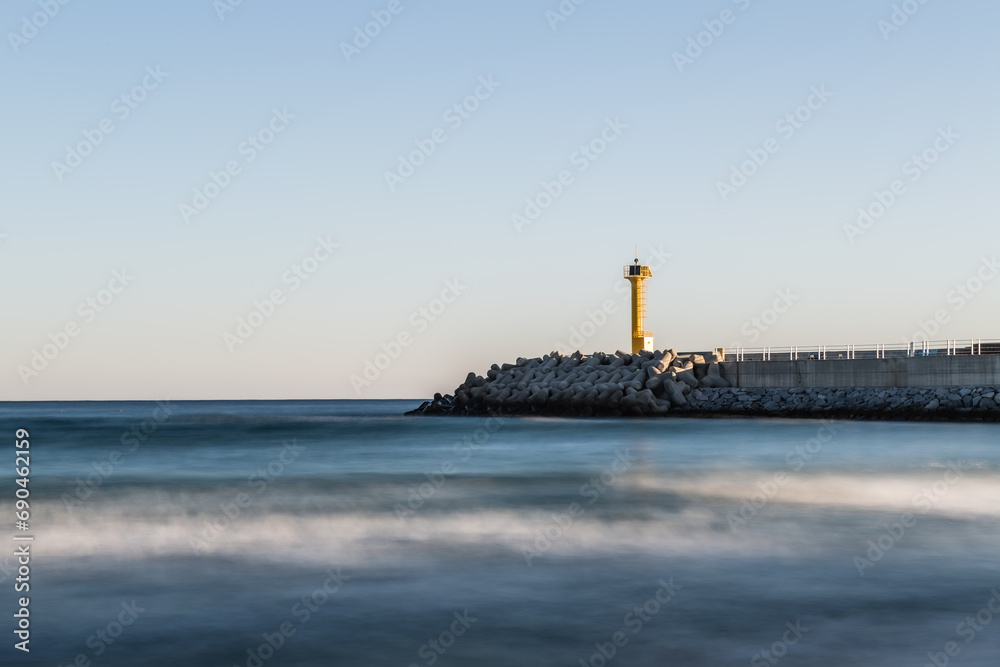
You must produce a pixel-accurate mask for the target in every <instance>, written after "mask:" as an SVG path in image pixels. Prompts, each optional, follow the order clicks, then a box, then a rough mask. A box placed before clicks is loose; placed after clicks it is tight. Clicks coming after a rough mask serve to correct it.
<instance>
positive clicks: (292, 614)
mask: <svg viewBox="0 0 1000 667" xmlns="http://www.w3.org/2000/svg"><path fill="white" fill-rule="evenodd" d="M417 404H418V402H410V401H388V402H385V401H286V402H199V403H173V404H169V405H168V406H166V409H165V408H164V407H162V406H157V405H156V404H154V403H136V402H128V403H23V404H12V403H6V404H0V430H2V432H4V433H7V434H8V437H9V438H10V439H11V440H13V433H14V430H15V429H16V428H25V429H28V431H29V432H30V436H31V468H32V474H31V482H30V484H31V486H30V488H31V492H32V496H31V499H32V507H31V511H32V518H31V528H32V530H31V531H30V534H31V535H34V536H35V542H34V543H33V553H34V557H33V559H32V563H31V567H32V571H31V582H30V584H31V591H30V596H31V614H32V616H31V618H32V626H31V627H32V636H31V644H30V646H31V652H30V654H24V653H22V652H20V651H16V650H14V649H13V646H12V645H13V643H14V641H15V639H14V638H13V635H12V634H11V630H13V627H14V626H13V621H12V619H11V616H10V613H9V612H8V611H5V612H4V614H3V616H4V617H5V618H7V619H8V620H7V621H5V622H4V624H5V625H4V627H3V628H2V636H4V637H7V640H6V641H7V642H8V644H9V645H8V646H4V647H3V648H2V649H0V651H2V653H0V655H2V656H3V658H2V659H0V660H2V664H16V665H20V664H31V665H35V664H37V665H69V664H72V663H73V662H74V660H82V661H89V663H90V664H92V665H129V666H131V665H153V666H158V665H182V666H186V667H197V666H201V665H218V666H220V667H228V666H230V665H249V666H254V665H257V666H260V665H268V666H272V665H303V666H305V665H309V666H313V665H315V666H321V665H322V666H325V665H358V666H369V665H370V666H381V665H399V666H401V667H407V666H408V665H431V664H434V665H444V666H448V665H477V666H483V667H485V666H489V665H505V666H506V665H568V666H575V665H581V664H583V665H593V666H594V667H601V665H604V664H608V665H614V664H619V665H679V666H700V665H705V666H719V665H748V664H749V665H772V664H783V665H838V666H847V665H865V666H870V665H914V666H916V667H920V666H921V665H925V664H934V663H933V662H931V660H932V658H933V660H936V661H937V662H938V664H939V665H940V664H942V661H946V662H947V663H948V664H954V665H962V666H967V667H971V666H973V665H996V664H997V663H998V659H1000V618H997V619H996V620H995V621H994V619H993V616H994V612H993V611H991V610H990V605H992V607H993V609H996V610H997V611H998V612H1000V593H997V594H996V597H994V592H993V591H994V589H996V590H998V591H1000V483H998V482H1000V427H998V426H997V425H993V424H946V423H941V424H927V423H920V424H915V423H886V422H880V423H870V422H853V423H851V422H837V423H827V422H819V421H793V420H742V419H719V420H712V419H706V420H696V419H650V420H641V419H626V420H622V419H603V420H569V419H544V420H539V419H503V420H493V419H486V418H478V419H475V418H448V417H440V418H435V417H419V418H404V417H402V416H400V415H401V414H402V412H404V411H405V410H407V409H411V408H413V407H415V406H416V405H417ZM143 425H145V428H146V432H145V433H144V432H143V430H142V429H143ZM134 433H138V434H141V438H140V437H137V436H136V435H135V434H134ZM11 449H12V448H11ZM13 467H14V466H13V455H11V457H10V460H9V461H8V463H7V464H6V465H5V467H4V470H3V472H2V475H3V480H4V482H3V488H4V492H3V493H4V498H5V500H4V505H3V506H4V507H6V508H8V509H7V510H5V511H8V512H10V513H11V515H12V514H13V509H12V507H11V504H12V503H11V501H10V500H7V499H12V498H13V494H14V489H15V486H14V483H13V476H14V471H13ZM10 520H11V522H13V516H10ZM213 523H214V527H213V526H212V524H213ZM13 532H14V531H13V530H11V533H13ZM22 534H23V533H22ZM869 540H870V541H871V542H869ZM10 544H13V542H10ZM8 551H10V550H7V549H5V550H4V553H5V555H4V556H0V587H2V590H3V591H4V594H3V596H2V597H3V606H4V609H6V610H10V611H11V612H12V611H13V610H14V609H15V602H14V598H15V595H14V592H13V584H14V577H15V576H16V573H15V571H14V568H15V567H16V566H15V564H14V561H13V557H12V556H8V555H6V552H8ZM324 585H325V588H324ZM123 605H124V606H123ZM977 614H979V618H978V620H977V619H976V615H977ZM970 617H971V618H970ZM966 619H970V620H966ZM970 621H971V623H970ZM282 630H284V634H283V633H282ZM268 638H270V642H271V643H270V644H269V643H267V642H268ZM431 642H433V643H431ZM616 642H617V643H616ZM949 642H953V644H949ZM763 651H767V653H766V654H765V653H763ZM949 651H950V652H951V653H952V655H948V652H949ZM928 654H930V656H929V655H928ZM80 656H82V658H81V657H80ZM80 664H83V663H82V662H81V663H80Z"/></svg>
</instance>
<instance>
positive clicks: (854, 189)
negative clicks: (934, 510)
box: [0, 0, 1000, 400]
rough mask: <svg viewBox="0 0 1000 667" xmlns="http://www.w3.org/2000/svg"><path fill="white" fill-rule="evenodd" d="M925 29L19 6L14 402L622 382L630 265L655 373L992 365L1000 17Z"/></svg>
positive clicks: (970, 12) (734, 16)
mask: <svg viewBox="0 0 1000 667" xmlns="http://www.w3.org/2000/svg"><path fill="white" fill-rule="evenodd" d="M902 5H906V8H907V9H910V10H915V11H914V12H913V13H912V15H907V14H905V13H902V12H903V9H902V8H900V9H899V10H898V12H897V13H896V14H895V16H894V4H893V2H889V1H886V2H879V1H872V0H845V1H843V2H838V3H802V2H793V1H791V0H783V1H777V0H776V1H772V2H760V1H757V0H738V1H737V2H730V1H728V0H719V1H717V2H708V3H676V2H675V3H661V2H652V1H640V0H632V1H624V2H615V3H612V2H607V1H604V0H589V1H588V2H585V3H583V4H581V5H579V6H577V5H575V4H573V3H572V2H564V3H563V7H564V8H566V7H571V6H572V7H575V11H573V12H572V13H571V14H569V15H568V16H562V15H559V14H555V13H552V12H558V11H559V7H560V3H559V2H557V1H556V0H549V1H542V0H533V1H527V0H513V1H506V2H490V3H481V2H477V3H470V2H459V1H457V0H455V1H449V0H441V1H431V0H425V1H420V0H418V1H416V2H414V1H411V0H400V2H398V3H396V2H389V1H388V0H385V1H376V2H360V1H359V2H353V1H352V2H336V3H326V2H318V1H298V2H296V1H292V2H282V3H277V2H264V1H263V0H244V1H243V2H241V3H239V4H238V5H235V6H232V5H231V4H228V3H226V2H225V0H220V1H219V2H216V3H213V2H212V1H211V0H197V1H194V0H184V1H182V2H174V3H157V4H155V5H153V4H151V3H134V2H125V1H108V2H101V3H99V4H97V5H96V6H95V5H94V4H88V3H83V2H69V3H68V4H65V5H62V4H60V3H59V2H58V0H52V1H51V2H49V3H47V2H45V0H43V1H42V2H41V3H39V2H38V1H37V0H36V1H35V2H27V1H22V0H16V1H13V2H7V3H4V5H3V8H2V9H0V26H2V28H3V31H4V33H5V40H4V41H5V45H4V47H2V49H0V50H3V53H2V55H0V80H2V81H3V83H4V86H3V89H4V91H5V93H6V95H5V102H4V104H3V105H2V106H0V114H3V118H2V120H3V127H4V128H6V131H5V132H4V133H3V135H2V138H0V179H2V182H3V184H4V197H3V204H4V207H3V208H4V210H3V216H2V218H0V234H2V235H3V236H0V281H2V284H3V285H4V290H3V297H2V299H3V304H2V305H3V313H4V326H3V327H2V334H0V341H2V345H0V367H2V371H3V372H2V374H0V400H48V399H163V398H170V399H173V400H181V399H215V398H218V399H223V398H230V399H239V398H411V397H423V396H428V395H430V394H431V393H433V392H435V391H442V392H445V391H451V390H452V389H453V388H454V387H455V386H456V385H457V384H459V383H460V382H461V381H462V380H463V379H464V377H465V374H466V373H467V372H468V371H470V370H472V371H476V372H477V373H485V371H486V370H487V369H488V368H489V366H490V364H492V363H494V362H498V363H502V362H505V361H513V360H514V359H515V358H516V357H518V356H540V355H543V354H545V353H547V352H549V351H551V350H552V349H554V348H555V347H556V346H558V345H561V344H566V345H569V344H570V343H569V341H570V339H571V336H572V332H573V330H574V329H577V330H579V329H580V327H581V325H583V323H585V322H588V321H596V322H599V323H600V324H598V325H595V326H594V327H593V333H592V335H589V336H587V337H585V339H584V340H583V344H582V345H573V346H572V349H576V347H581V348H582V349H583V350H584V351H585V352H591V351H594V350H605V351H608V352H613V351H615V350H617V349H623V348H627V347H628V345H629V318H628V312H627V300H626V297H625V295H624V292H623V289H622V285H623V282H622V280H621V266H622V265H624V264H626V263H630V262H631V260H632V257H633V248H634V247H635V246H638V248H639V255H640V259H642V260H643V262H645V263H648V264H650V265H652V266H653V271H654V277H653V278H652V279H651V281H650V282H649V283H648V287H649V294H650V304H649V322H648V325H649V326H650V328H652V329H654V330H655V332H656V345H657V347H658V348H668V347H672V348H675V349H681V350H705V349H711V348H714V347H719V346H726V347H731V346H733V345H736V344H742V345H746V346H757V345H775V346H779V345H800V346H807V345H815V344H838V343H857V344H864V343H900V342H902V341H904V340H908V339H912V338H914V337H915V336H916V335H917V334H918V333H920V332H922V331H923V332H926V331H928V330H929V329H935V328H936V330H935V331H933V333H934V335H933V336H932V337H933V338H935V339H944V338H959V339H960V338H970V337H977V338H987V339H988V338H1000V321H998V317H997V312H998V309H997V300H998V297H1000V280H993V278H994V277H995V276H996V274H997V272H998V271H1000V268H997V267H996V266H995V261H996V256H997V253H998V251H1000V248H998V245H1000V243H998V241H1000V234H998V231H997V221H998V218H997V212H996V209H997V206H996V204H997V192H998V189H997V186H996V174H997V166H996V156H997V155H1000V130H998V125H997V122H996V119H997V117H998V116H1000V114H998V111H1000V104H998V102H1000V97H998V75H997V72H998V71H1000V48H998V47H997V42H996V37H995V26H996V25H997V22H998V20H1000V5H998V4H997V3H995V2H988V1H987V0H969V1H967V2H961V3H945V2H940V1H935V0H930V1H928V2H926V3H924V4H920V3H919V2H917V1H916V0H913V1H912V2H908V3H902ZM902 5H901V4H900V3H897V4H896V6H897V7H902ZM46 6H47V7H49V12H50V13H52V14H54V15H53V16H51V17H47V16H44V17H43V18H44V19H45V20H44V21H43V20H42V19H41V18H38V17H37V16H36V15H38V14H39V12H43V11H44V10H43V8H44V7H46ZM40 7H42V8H40ZM53 7H55V8H57V10H53ZM223 8H224V9H223ZM230 10H231V11H230ZM394 11H395V12H396V13H393V12H394ZM373 12H374V14H373ZM33 17H34V18H33ZM556 17H558V18H556ZM894 18H895V21H896V24H898V25H894V24H893V23H892V21H893V19H894ZM903 18H905V19H906V20H905V23H904V22H903ZM562 19H565V20H562ZM379 20H381V21H382V23H384V24H385V25H378V24H377V23H372V22H373V21H379ZM32 21H34V22H35V23H40V24H44V25H42V27H40V28H37V29H34V30H33V29H32V28H33V27H35V26H34V25H33V24H32ZM880 22H882V23H881V24H880ZM366 24H370V25H368V30H369V32H370V33H373V34H374V33H377V34H376V36H374V37H370V38H367V41H366V38H364V37H359V36H358V35H359V33H360V34H363V33H364V31H365V29H366ZM895 28H898V30H897V29H895ZM713 32H714V33H715V34H713ZM699 33H701V34H699ZM12 35H13V36H12ZM699 40H700V41H701V45H700V46H699V45H698V42H699ZM692 44H694V45H695V46H692ZM678 54H680V55H678ZM685 58H686V59H687V60H685ZM123 96H124V99H123ZM456 105H457V108H456ZM102 128H103V129H102ZM108 129H110V130H111V131H110V132H108V131H106V130H108ZM81 144H82V148H81ZM77 149H80V150H77ZM414 151H417V153H416V154H415V155H414ZM84 152H86V153H87V154H86V155H82V156H80V157H79V159H77V158H75V157H73V155H72V154H73V153H76V154H77V155H79V154H80V153H84ZM401 160H403V164H402V166H401ZM748 160H750V161H751V162H750V163H746V161H748ZM73 164H75V165H76V166H71V165H73ZM411 168H412V173H411ZM734 169H735V170H736V175H735V176H734ZM741 169H742V173H741V172H740V170H741ZM748 173H749V174H750V175H749V176H747V175H746V174H748ZM387 174H392V175H391V176H387ZM560 180H561V182H560ZM721 184H725V185H721ZM532 206H538V210H537V211H535V210H533V209H532ZM859 209H864V210H867V211H869V213H870V214H872V217H871V218H870V219H868V220H866V219H864V218H862V219H861V220H862V223H863V224H862V225H859V224H858V221H859ZM880 210H883V211H884V212H883V213H882V214H881V215H880V216H878V215H875V214H878V213H879V211H880ZM536 213H537V214H538V215H535V214H536ZM530 218H534V219H533V220H532V219H530ZM528 223H530V224H528ZM970 281H971V282H970ZM991 281H992V282H991ZM275 297H277V298H275ZM88 299H91V300H93V303H90V304H88ZM776 300H781V304H782V309H783V310H785V311H786V312H784V313H781V314H780V316H779V317H777V318H776V320H774V321H773V322H771V323H770V324H765V325H764V327H763V328H762V327H761V326H758V325H757V324H754V323H753V318H755V317H756V318H760V317H761V316H762V314H763V313H765V312H766V311H767V309H769V308H771V307H774V304H775V301H776ZM609 303H610V304H612V306H613V307H608V305H607V304H609ZM95 304H96V305H95ZM254 312H259V313H263V314H261V315H259V316H255V315H252V313H254ZM941 313H944V315H945V317H944V318H939V320H941V321H940V323H938V324H935V325H931V326H928V322H930V321H931V320H933V319H934V318H935V316H936V314H937V315H940V314H941ZM241 318H242V319H243V320H245V321H246V322H247V323H246V325H241V324H240V321H241ZM251 320H252V321H251ZM605 320H606V321H605ZM253 323H259V324H260V326H257V327H255V326H252V324H253ZM67 327H69V330H73V331H76V333H75V335H74V334H71V333H68V329H67ZM587 331H591V329H590V328H587ZM247 333H248V335H246V336H244V335H242V334H247ZM63 334H65V338H64V337H63ZM234 340H235V341H236V342H234ZM46 345H49V346H50V347H49V348H48V352H49V355H48V356H50V357H51V358H48V359H43V360H40V359H38V355H42V356H43V357H44V356H45V355H44V352H45V350H44V349H43V348H44V347H45V346H46ZM397 345H398V349H397V347H396V346H397ZM51 346H56V347H57V348H59V349H58V351H57V352H56V353H55V354H53V350H54V349H55V348H53V347H51ZM36 353H37V354H36ZM380 353H384V354H386V355H388V356H390V357H395V358H393V359H391V363H388V364H385V363H381V364H380V365H383V366H385V368H382V369H376V370H377V373H376V372H374V371H372V370H371V369H370V368H369V375H368V377H369V379H367V380H366V382H367V384H364V383H359V382H357V380H355V382H353V383H352V380H351V378H352V376H355V377H356V378H362V379H364V371H365V369H366V368H368V364H373V365H374V364H375V362H376V361H382V362H384V361H385V358H382V359H381V360H380V359H379V358H378V355H379V354H380ZM33 358H35V362H34V368H33V367H32V360H33ZM43 362H44V363H43ZM25 369H29V371H30V372H26V370H25Z"/></svg>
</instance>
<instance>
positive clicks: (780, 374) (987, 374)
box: [719, 354, 1000, 389]
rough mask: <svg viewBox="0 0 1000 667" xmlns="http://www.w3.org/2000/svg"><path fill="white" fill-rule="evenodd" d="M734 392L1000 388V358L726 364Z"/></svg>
mask: <svg viewBox="0 0 1000 667" xmlns="http://www.w3.org/2000/svg"><path fill="white" fill-rule="evenodd" d="M719 366H720V368H721V370H722V376H723V377H724V378H726V379H727V380H728V381H729V383H730V384H731V385H732V386H733V387H740V388H744V389H746V388H790V387H817V388H818V387H963V386H965V387H968V386H998V385H1000V355H996V354H991V355H972V356H970V355H966V356H928V357H901V358H889V359H831V360H818V359H800V360H797V361H787V360H786V361H739V362H730V361H724V362H722V363H720V364H719Z"/></svg>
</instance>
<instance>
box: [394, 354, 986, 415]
mask: <svg viewBox="0 0 1000 667" xmlns="http://www.w3.org/2000/svg"><path fill="white" fill-rule="evenodd" d="M912 361H917V362H920V361H929V360H927V359H916V360H912ZM747 363H756V364H761V363H763V364H775V363H780V362H741V363H726V362H722V361H721V360H720V358H719V357H718V356H717V355H716V354H714V353H688V354H677V353H675V352H674V351H673V350H658V351H656V352H648V351H647V352H639V353H636V354H628V353H626V352H622V351H618V352H616V353H614V354H605V353H602V352H598V353H595V354H592V355H585V354H582V353H580V352H575V353H573V354H570V355H561V354H559V353H556V352H553V353H551V354H547V355H545V356H544V357H539V358H533V359H525V358H520V359H518V360H517V361H516V362H515V363H506V364H503V365H497V364H494V365H493V367H492V368H491V369H490V370H489V371H488V372H487V373H486V376H485V377H483V376H480V375H476V374H475V373H469V375H468V376H467V377H466V379H465V382H463V383H462V384H461V385H459V386H458V388H456V389H455V391H454V393H452V394H446V395H442V394H435V396H434V398H433V400H430V401H425V402H424V403H423V404H422V405H421V406H420V407H419V408H417V409H416V410H413V411H411V412H409V413H407V414H411V415H413V414H416V415H483V414H497V415H537V416H561V417H567V416H580V417H590V416H608V417H620V416H671V415H673V416H761V417H835V418H849V419H920V420H931V419H934V420H946V419H947V420H987V421H1000V382H998V383H995V384H976V385H968V386H961V385H940V386H907V383H906V382H905V380H904V379H901V376H899V375H898V374H897V375H896V376H895V378H894V379H893V382H892V384H891V385H888V384H887V386H870V385H864V386H854V385H840V386H837V385H832V386H803V384H804V381H803V378H804V377H814V378H820V379H825V378H824V376H823V375H822V374H820V375H813V376H809V375H803V374H802V373H798V374H788V373H785V374H780V373H779V374H778V375H777V376H776V377H779V378H780V379H779V380H777V382H778V383H779V386H775V385H771V384H767V382H768V381H767V380H766V375H767V374H766V369H765V370H761V369H760V368H759V367H754V368H753V369H749V370H751V371H752V372H748V369H743V368H741V367H742V366H743V365H744V364H747ZM798 363H809V362H798ZM827 363H831V364H853V363H855V362H854V361H831V362H827ZM988 363H990V364H993V363H994V360H989V362H988ZM782 368H783V367H780V366H779V367H776V368H775V370H776V371H778V370H781V369H782ZM786 370H787V369H786ZM843 372H848V369H846V367H845V368H844V371H843ZM746 377H750V378H753V381H752V382H751V384H753V383H761V384H763V386H741V382H740V379H741V378H746ZM865 377H870V376H867V375H866V376H865ZM781 382H784V383H787V384H786V385H785V386H780V383H781Z"/></svg>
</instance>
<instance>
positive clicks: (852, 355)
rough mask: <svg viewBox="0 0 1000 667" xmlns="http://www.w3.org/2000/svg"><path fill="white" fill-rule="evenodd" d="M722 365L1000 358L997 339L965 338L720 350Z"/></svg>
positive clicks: (999, 340)
mask: <svg viewBox="0 0 1000 667" xmlns="http://www.w3.org/2000/svg"><path fill="white" fill-rule="evenodd" d="M721 349H722V351H723V357H724V358H723V361H726V362H741V361H801V360H810V359H813V360H823V361H826V360H831V361H832V360H850V359H890V358H906V357H931V356H970V355H971V356H977V355H988V354H1000V339H988V338H965V339H947V340H940V341H907V342H905V343H872V344H868V345H853V344H845V345H811V346H802V345H793V346H788V347H769V346H768V347H742V346H736V347H728V348H721Z"/></svg>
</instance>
